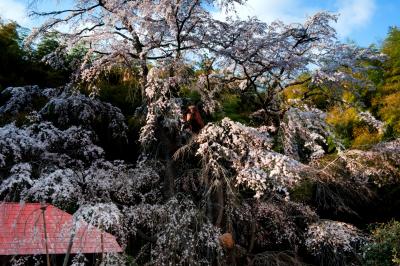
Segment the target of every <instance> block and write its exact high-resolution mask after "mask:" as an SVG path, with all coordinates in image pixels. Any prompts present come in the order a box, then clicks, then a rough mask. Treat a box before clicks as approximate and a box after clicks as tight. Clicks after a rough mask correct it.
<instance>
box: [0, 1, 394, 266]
mask: <svg viewBox="0 0 400 266" xmlns="http://www.w3.org/2000/svg"><path fill="white" fill-rule="evenodd" d="M234 2H235V3H242V1H240V0H237V1H235V0H223V1H213V0H208V1H202V0H159V1H154V0H144V1H130V0H76V1H73V7H71V8H70V9H65V10H58V11H50V12H38V11H35V12H34V15H38V16H44V17H46V18H48V20H47V21H46V22H45V23H44V24H43V25H42V26H41V27H39V28H37V29H36V30H34V31H33V33H32V34H31V36H30V37H29V38H28V40H27V43H29V42H32V41H34V40H35V39H36V38H40V37H41V36H43V35H44V34H46V33H48V32H50V31H53V30H57V29H60V26H67V28H68V30H66V31H64V32H61V33H60V34H59V36H60V40H61V41H62V45H61V46H60V47H61V48H62V49H61V48H60V49H57V50H56V51H54V53H52V54H50V55H48V56H46V57H45V60H47V61H48V62H49V63H51V64H53V65H62V64H63V63H64V61H63V60H62V59H63V58H65V54H64V53H67V52H68V51H69V50H71V49H73V48H74V47H76V46H83V47H84V48H85V49H83V53H84V56H83V58H82V60H81V61H80V62H75V61H74V62H73V63H74V64H76V65H75V69H76V72H75V73H74V75H73V77H72V79H71V81H72V82H71V83H70V84H68V85H67V86H66V87H65V88H62V89H40V88H38V87H35V86H27V87H22V88H7V89H6V90H4V91H2V92H1V94H0V97H2V98H1V99H2V105H1V106H0V114H1V115H3V116H4V117H5V118H6V119H5V120H4V121H0V122H1V123H2V125H1V127H0V144H1V145H0V175H1V180H2V183H1V186H0V195H1V196H2V198H3V199H6V200H14V201H16V200H26V201H46V202H51V203H53V204H55V205H57V206H59V207H61V208H63V209H67V208H72V210H73V211H74V212H75V214H74V216H75V218H76V220H77V221H78V220H79V219H83V220H85V221H86V222H88V223H90V224H91V225H93V226H98V227H100V228H102V229H104V230H107V231H109V232H112V233H114V234H115V235H117V237H118V241H119V242H120V243H121V244H122V245H123V247H128V246H129V244H130V243H131V242H132V241H131V240H132V239H139V240H140V241H138V243H139V244H138V246H135V248H137V249H135V250H134V251H132V250H128V249H127V252H126V253H128V254H129V255H130V256H133V257H134V259H135V262H136V263H138V264H142V263H143V264H145V263H147V264H150V265H160V264H161V265H162V264H174V265H175V264H177V265H188V264H190V265H192V264H194V265H196V264H199V265H210V264H221V265H223V264H232V263H233V264H234V263H248V264H252V263H257V262H258V263H260V264H263V263H264V264H265V263H266V262H268V261H273V260H274V259H276V260H278V257H279V256H280V255H279V254H276V253H273V252H271V250H275V249H277V250H279V249H282V246H284V247H289V249H290V252H289V253H287V254H286V253H285V254H286V255H287V256H288V257H290V259H291V261H294V262H295V263H298V261H299V260H298V253H299V252H306V255H310V256H314V257H318V256H321V254H322V253H323V252H324V251H325V249H326V243H325V242H324V241H325V240H326V239H330V241H331V242H329V243H328V244H329V248H332V250H333V252H334V251H335V250H339V251H340V252H343V253H346V254H347V253H348V252H349V253H351V251H353V249H354V250H355V247H353V246H354V245H359V244H360V245H361V244H362V243H361V242H363V241H364V240H365V239H364V238H363V237H362V235H361V234H360V233H359V231H358V230H357V229H356V228H354V227H353V226H351V225H347V224H344V223H341V222H333V221H329V222H325V221H321V220H319V217H318V214H317V213H316V211H315V210H313V208H310V207H309V206H307V205H306V204H305V203H298V202H294V200H293V199H292V196H293V194H295V193H294V192H295V190H296V189H298V188H299V187H301V186H302V185H304V183H305V182H307V181H310V180H311V181H312V182H319V183H318V184H321V183H324V182H325V183H326V182H330V181H331V180H332V179H334V178H336V176H335V174H337V175H340V176H341V178H343V179H344V176H345V177H348V176H350V177H351V178H352V180H354V182H355V184H357V185H360V186H366V180H365V179H368V180H369V179H372V180H373V182H376V183H380V182H383V181H387V182H397V176H395V178H392V179H391V178H389V177H387V178H386V176H385V177H384V178H383V179H384V180H381V179H379V178H378V177H377V176H378V175H379V174H381V173H382V174H384V175H387V176H390V177H393V172H395V170H396V169H398V158H397V157H398V156H394V155H393V154H394V153H396V152H397V150H398V148H396V147H397V146H398V142H396V141H394V142H390V143H386V144H382V145H381V146H376V147H374V148H373V149H372V150H371V151H369V152H368V153H365V154H367V155H368V156H367V157H366V158H362V156H359V153H360V151H348V152H342V151H341V145H340V143H339V142H335V145H336V151H338V152H339V153H338V158H339V159H335V160H336V161H335V162H342V161H341V160H344V161H345V162H346V163H345V165H346V167H347V168H348V171H347V172H346V174H343V173H336V172H335V173H334V174H326V169H331V168H330V167H333V166H334V165H335V163H334V162H332V163H329V164H328V165H326V166H321V165H322V164H321V162H320V161H319V160H321V158H323V157H324V156H325V155H326V153H327V152H328V138H330V137H332V134H333V133H332V130H331V128H329V126H328V125H327V124H326V123H325V113H324V112H323V111H321V110H319V109H317V108H315V107H314V106H308V105H306V104H304V103H303V102H301V101H293V102H290V103H289V102H287V101H284V100H283V94H282V93H283V92H284V91H285V89H286V88H288V87H290V86H293V85H300V84H301V85H305V86H308V88H309V91H310V94H312V93H314V92H315V91H316V90H318V86H327V87H329V88H331V89H332V90H356V89H357V88H359V87H360V85H362V86H369V84H367V82H366V81H365V80H363V79H362V78H361V79H359V77H362V76H363V74H364V73H365V71H366V68H365V67H363V65H362V64H360V61H361V60H367V59H368V60H369V59H374V60H375V59H380V58H381V57H380V55H376V54H375V53H373V51H371V50H369V49H361V48H359V47H356V46H353V45H349V44H342V43H340V42H338V40H337V38H336V33H335V31H334V29H333V28H332V26H331V25H332V23H334V22H335V21H336V19H337V17H336V15H333V14H330V13H325V12H321V13H317V14H315V15H314V16H311V17H310V18H308V19H307V20H306V21H305V22H304V23H295V24H285V23H283V22H281V21H277V22H273V23H271V24H266V23H264V22H261V21H259V20H258V19H257V18H249V19H247V20H239V19H235V18H229V19H227V20H226V21H220V20H217V19H216V18H214V17H213V16H212V14H211V11H210V10H211V6H212V5H215V6H219V7H220V8H223V9H230V8H232V7H233V6H234V5H233V4H234ZM205 55H206V56H207V57H208V58H209V60H208V61H207V62H206V64H205V65H204V68H205V69H204V71H202V72H201V73H200V74H197V75H195V74H193V72H194V71H193V68H194V63H195V62H196V61H198V60H199V58H204V57H205ZM113 67H123V68H124V69H127V70H128V71H131V72H132V73H133V74H135V75H138V77H139V79H140V90H141V95H142V102H143V105H142V106H141V107H140V108H138V110H137V116H138V117H142V118H144V120H145V122H144V123H143V126H142V127H141V129H140V136H139V138H138V139H137V140H133V141H137V142H138V150H139V149H140V156H139V158H138V160H137V161H130V162H127V161H123V160H120V159H121V158H118V156H110V153H111V152H110V149H109V148H110V146H115V144H116V143H118V144H120V145H121V146H124V145H126V143H127V142H128V141H132V140H129V139H128V137H127V125H126V118H125V117H124V115H123V114H122V113H121V111H120V110H119V109H118V108H116V107H114V106H112V105H111V104H108V103H104V102H102V101H100V100H98V99H96V95H95V92H96V90H97V88H95V86H94V84H95V80H96V79H97V78H98V77H99V76H100V74H103V73H107V71H110V70H111V69H112V68H113ZM82 84H89V88H90V90H91V92H94V93H93V94H92V95H91V97H88V96H85V95H83V94H82V93H80V92H79V89H77V88H78V87H79V85H82ZM184 87H185V88H189V89H190V90H195V91H198V92H199V94H200V95H201V101H202V104H203V109H204V111H205V112H206V113H207V114H212V113H213V112H215V111H216V110H217V109H218V108H219V107H220V103H219V102H218V94H219V93H220V92H221V91H223V90H228V91H230V92H233V93H236V94H238V95H241V94H245V93H247V94H251V95H252V96H253V99H254V105H255V111H256V112H255V113H254V114H253V116H258V117H259V118H260V119H259V120H260V121H261V122H260V123H258V124H257V125H256V126H254V125H252V126H251V125H245V124H242V123H239V122H235V121H233V120H232V119H229V118H223V119H222V120H221V121H217V122H214V123H208V124H207V125H205V127H204V128H202V129H201V130H200V132H199V133H198V134H194V133H193V132H190V133H188V132H186V131H185V130H184V129H183V126H182V123H183V121H182V118H183V112H184V108H185V106H184V100H185V99H182V98H181V97H180V96H179V95H180V94H179V92H180V90H181V89H182V88H184ZM35 99H41V101H40V104H37V101H36V100H35ZM16 117H24V119H25V120H24V121H23V123H22V124H20V123H18V122H19V121H18V119H16ZM363 117H364V119H366V120H368V121H370V122H371V124H373V125H375V126H376V127H377V128H378V127H379V128H380V129H382V128H383V126H382V124H381V122H380V121H378V120H376V119H375V118H374V117H373V116H372V115H370V114H367V113H364V114H363ZM188 135H189V136H188ZM333 137H334V136H333ZM139 146H140V147H139ZM382 150H384V151H387V153H385V154H384V155H382V156H380V155H379V153H380V151H382ZM385 156H386V157H390V158H391V159H390V160H388V161H390V163H388V165H390V167H387V169H386V170H382V171H378V170H377V169H376V167H375V165H371V163H370V162H369V161H368V160H373V158H379V160H387V159H386V158H383V157H385ZM114 157H116V158H114ZM370 158H371V159H370ZM114 159H115V160H114ZM396 167H397V168H396ZM334 171H335V170H334V169H333V168H332V172H334ZM360 179H362V181H360ZM321 201H322V200H321ZM315 205H317V204H314V206H315ZM71 206H72V207H71ZM221 235H225V236H228V237H229V239H231V242H232V243H231V244H232V245H226V244H224V241H221V238H220V236H221ZM361 240H362V241H361ZM353 244H354V245H353ZM299 250H301V251H299ZM303 250H304V251H303ZM332 250H329V252H330V251H332ZM307 252H308V253H307ZM293 254H294V255H293ZM343 258H345V256H344V257H343ZM346 258H347V257H346ZM123 259H124V256H123V255H122V256H117V257H115V256H114V257H113V256H110V257H109V260H110V261H114V263H117V264H118V263H121V260H123ZM79 261H81V258H80V257H78V256H77V257H76V261H75V260H74V262H76V263H78V262H79ZM115 261H118V262H115ZM276 265H279V263H277V264H276Z"/></svg>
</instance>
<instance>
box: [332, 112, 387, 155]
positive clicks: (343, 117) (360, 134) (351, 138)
mask: <svg viewBox="0 0 400 266" xmlns="http://www.w3.org/2000/svg"><path fill="white" fill-rule="evenodd" d="M326 121H327V123H328V124H330V125H331V126H332V127H333V128H334V129H335V131H336V133H337V135H338V136H339V137H340V138H341V140H342V143H343V145H344V146H345V147H346V148H350V147H352V148H358V149H366V148H369V147H371V146H372V145H373V144H376V143H378V142H379V141H380V140H381V139H382V135H381V134H380V133H379V132H377V131H376V130H375V129H373V128H371V127H370V126H369V125H368V124H366V123H365V122H364V121H362V120H361V119H360V118H359V116H358V112H357V109H356V108H354V107H349V108H343V107H339V106H335V107H333V108H332V109H331V110H330V111H329V113H328V116H327V119H326Z"/></svg>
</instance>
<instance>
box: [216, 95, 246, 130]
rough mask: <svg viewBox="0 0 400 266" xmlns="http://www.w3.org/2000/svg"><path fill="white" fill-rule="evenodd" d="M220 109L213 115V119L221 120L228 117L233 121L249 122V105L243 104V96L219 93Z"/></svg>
mask: <svg viewBox="0 0 400 266" xmlns="http://www.w3.org/2000/svg"><path fill="white" fill-rule="evenodd" d="M221 106H222V108H221V111H219V112H217V113H215V114H214V116H213V120H221V119H222V118H224V117H229V118H230V119H232V120H233V121H237V122H240V123H244V124H248V123H249V122H250V118H249V115H250V113H251V108H252V106H251V105H248V104H244V100H243V98H241V97H240V96H239V95H237V94H233V93H229V92H226V93H223V94H222V95H221Z"/></svg>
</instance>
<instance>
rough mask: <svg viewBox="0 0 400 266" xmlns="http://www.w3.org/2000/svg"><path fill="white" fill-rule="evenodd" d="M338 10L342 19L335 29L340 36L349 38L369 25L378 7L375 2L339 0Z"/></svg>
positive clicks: (367, 0)
mask: <svg viewBox="0 0 400 266" xmlns="http://www.w3.org/2000/svg"><path fill="white" fill-rule="evenodd" d="M337 8H338V11H337V12H338V13H339V14H340V17H339V20H338V23H337V25H336V27H335V28H336V30H337V31H338V34H339V36H341V37H348V36H350V35H351V33H352V32H354V31H355V30H357V29H360V28H364V27H366V26H367V25H368V23H369V22H370V21H371V19H372V17H373V15H374V12H375V9H376V6H375V1H374V0H351V1H350V0H338V1H337Z"/></svg>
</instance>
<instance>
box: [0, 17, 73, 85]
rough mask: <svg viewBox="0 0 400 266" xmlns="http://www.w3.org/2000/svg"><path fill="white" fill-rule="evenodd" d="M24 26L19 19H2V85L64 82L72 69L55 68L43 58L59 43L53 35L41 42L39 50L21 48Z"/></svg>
mask: <svg viewBox="0 0 400 266" xmlns="http://www.w3.org/2000/svg"><path fill="white" fill-rule="evenodd" d="M23 35H24V33H23V29H22V28H21V27H19V26H18V25H17V24H16V23H14V22H10V23H6V24H4V23H1V22H0V51H1V53H0V89H1V88H6V87H8V86H22V85H27V84H36V85H40V86H46V87H57V86H61V85H64V84H65V83H66V82H67V80H68V77H69V74H70V73H69V71H59V70H54V69H52V68H51V67H50V66H48V65H45V64H44V63H42V62H40V59H41V58H42V57H43V55H45V54H46V53H48V52H49V51H52V50H53V49H54V48H55V47H57V46H58V43H57V42H56V39H55V37H54V36H48V37H46V38H44V39H43V40H42V42H41V43H39V44H38V48H37V50H33V51H31V50H26V49H23V48H22V41H23Z"/></svg>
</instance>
